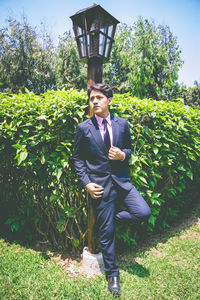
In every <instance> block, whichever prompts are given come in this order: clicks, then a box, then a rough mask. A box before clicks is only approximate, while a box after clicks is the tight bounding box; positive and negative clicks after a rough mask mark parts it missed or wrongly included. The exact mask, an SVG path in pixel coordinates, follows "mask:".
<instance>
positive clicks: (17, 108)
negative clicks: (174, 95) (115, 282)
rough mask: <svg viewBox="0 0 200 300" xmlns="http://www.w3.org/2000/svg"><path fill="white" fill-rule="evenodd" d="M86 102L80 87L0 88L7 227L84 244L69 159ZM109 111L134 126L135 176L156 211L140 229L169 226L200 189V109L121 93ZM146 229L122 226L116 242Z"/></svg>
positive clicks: (80, 202) (1, 204) (0, 180)
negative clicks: (19, 90) (15, 91)
mask: <svg viewBox="0 0 200 300" xmlns="http://www.w3.org/2000/svg"><path fill="white" fill-rule="evenodd" d="M86 103H87V96H86V93H85V92H78V91H77V90H70V91H65V90H61V91H47V92H46V93H44V94H42V95H41V96H37V95H35V94H34V93H31V92H28V91H27V93H25V94H13V95H11V94H10V95H8V94H6V93H2V94H0V155H1V160H0V191H1V200H0V214H1V221H2V224H1V230H2V231H7V232H8V231H9V230H10V231H11V232H17V235H18V236H20V235H21V236H23V237H24V236H25V237H26V239H38V238H40V239H41V238H42V239H43V240H49V241H50V242H51V243H52V244H53V245H54V246H55V247H59V246H62V247H67V248H72V249H74V250H76V249H81V248H82V247H83V245H84V244H85V242H86V237H87V195H86V194H85V193H84V191H83V190H81V188H80V187H79V185H78V181H77V178H76V176H75V174H74V170H73V164H72V160H71V158H72V150H73V142H74V135H75V130H76V126H77V124H78V123H79V122H81V121H82V120H84V119H85V118H86V117H87V116H86V114H85V110H86V106H87V104H86ZM112 113H113V114H117V115H118V116H122V117H125V118H127V119H128V121H129V124H130V129H131V136H132V146H133V154H132V157H131V160H130V171H131V180H132V182H133V184H134V185H135V187H136V188H137V189H138V190H139V191H140V192H141V194H142V195H143V196H144V198H145V199H146V200H147V202H148V203H149V205H150V207H151V210H152V215H151V217H150V219H149V221H148V223H147V224H143V227H142V230H143V232H144V230H150V231H153V230H155V229H156V230H158V229H162V228H165V227H166V226H168V224H169V223H170V221H171V219H172V218H174V217H175V216H177V215H178V214H179V213H180V212H181V210H182V209H183V208H185V209H186V208H187V207H188V206H189V205H190V204H191V202H192V200H194V198H195V196H196V195H197V194H199V186H200V185H199V183H200V175H199V174H200V159H199V158H200V112H199V110H198V109H193V108H191V107H189V106H185V105H184V104H183V102H182V101H178V102H166V101H155V100H152V99H143V100H142V101H141V100H140V99H138V98H134V97H132V96H130V95H129V94H124V95H120V94H116V95H115V97H114V101H113V105H112ZM141 234H142V232H141V231H138V230H136V231H134V232H133V231H132V229H131V228H130V227H128V226H127V227H126V228H124V227H123V228H120V227H118V228H117V238H118V241H124V242H125V243H128V244H134V243H135V241H136V240H137V238H138V236H140V235H141Z"/></svg>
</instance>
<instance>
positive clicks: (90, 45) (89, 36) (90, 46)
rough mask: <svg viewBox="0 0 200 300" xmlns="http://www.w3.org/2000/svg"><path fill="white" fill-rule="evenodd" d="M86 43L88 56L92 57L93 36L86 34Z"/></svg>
mask: <svg viewBox="0 0 200 300" xmlns="http://www.w3.org/2000/svg"><path fill="white" fill-rule="evenodd" d="M87 42H88V54H89V55H92V54H93V48H94V46H93V45H94V36H93V35H90V34H88V35H87Z"/></svg>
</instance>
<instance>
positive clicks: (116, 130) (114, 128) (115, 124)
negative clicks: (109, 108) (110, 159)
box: [111, 115, 119, 147]
mask: <svg viewBox="0 0 200 300" xmlns="http://www.w3.org/2000/svg"><path fill="white" fill-rule="evenodd" d="M111 123H112V133H113V146H116V147H117V144H118V138H119V123H118V119H117V118H116V117H115V116H113V115H111Z"/></svg>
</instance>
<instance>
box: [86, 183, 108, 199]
mask: <svg viewBox="0 0 200 300" xmlns="http://www.w3.org/2000/svg"><path fill="white" fill-rule="evenodd" d="M85 188H86V189H87V191H88V192H89V194H90V196H91V197H92V198H93V199H98V198H101V197H102V194H103V192H104V188H103V187H102V186H101V185H98V184H96V183H94V182H90V183H88V184H86V186H85Z"/></svg>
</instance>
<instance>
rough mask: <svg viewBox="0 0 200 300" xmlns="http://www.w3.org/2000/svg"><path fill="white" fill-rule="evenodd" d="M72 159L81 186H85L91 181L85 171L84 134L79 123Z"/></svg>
mask: <svg viewBox="0 0 200 300" xmlns="http://www.w3.org/2000/svg"><path fill="white" fill-rule="evenodd" d="M73 161H74V167H75V170H76V174H77V175H78V177H79V180H80V182H81V184H82V186H86V185H87V184H88V183H90V182H91V180H90V179H89V177H88V175H87V172H86V165H85V149H84V136H83V132H82V130H81V128H80V126H79V125H78V127H77V130H76V135H75V144H74V152H73Z"/></svg>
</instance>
